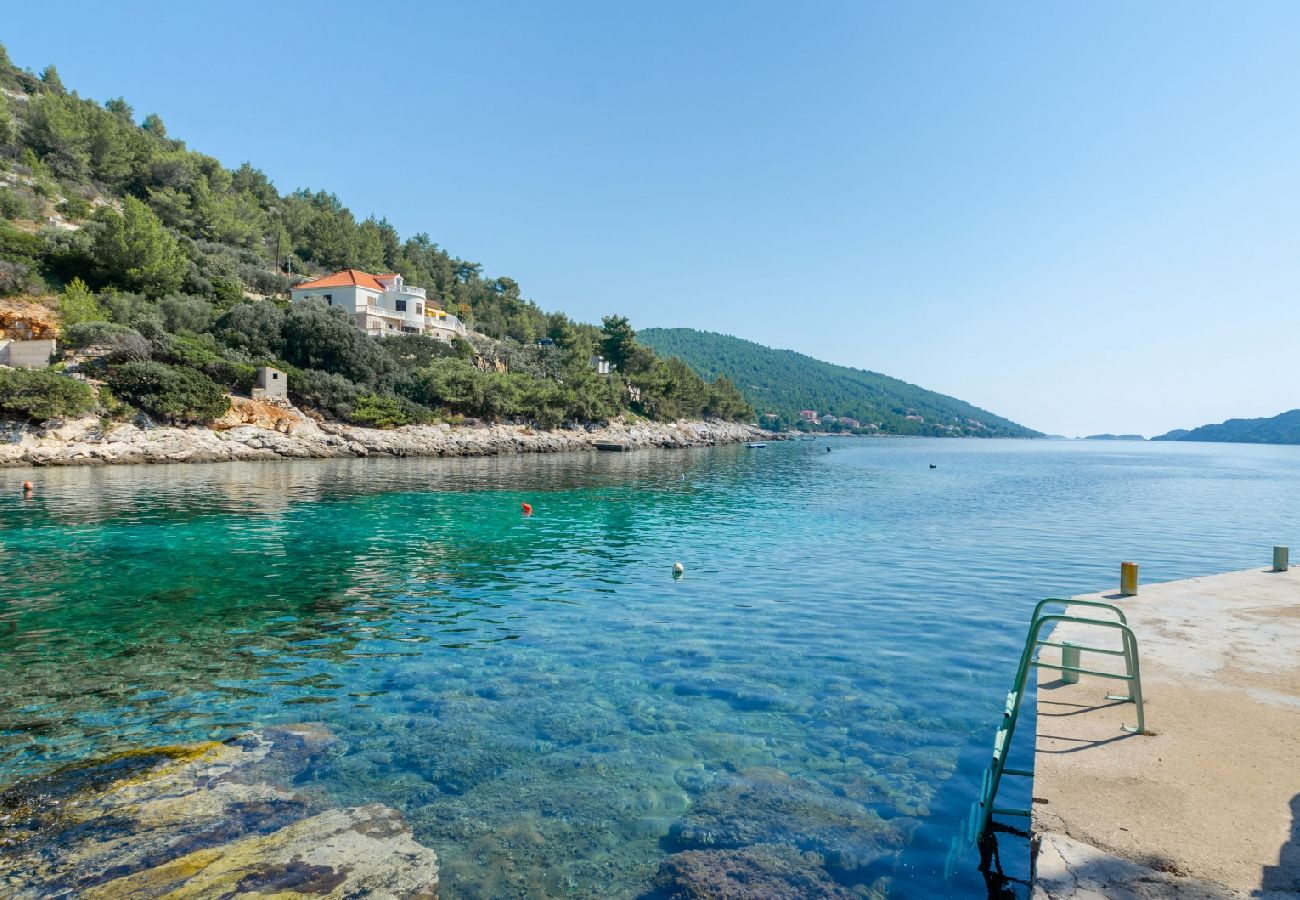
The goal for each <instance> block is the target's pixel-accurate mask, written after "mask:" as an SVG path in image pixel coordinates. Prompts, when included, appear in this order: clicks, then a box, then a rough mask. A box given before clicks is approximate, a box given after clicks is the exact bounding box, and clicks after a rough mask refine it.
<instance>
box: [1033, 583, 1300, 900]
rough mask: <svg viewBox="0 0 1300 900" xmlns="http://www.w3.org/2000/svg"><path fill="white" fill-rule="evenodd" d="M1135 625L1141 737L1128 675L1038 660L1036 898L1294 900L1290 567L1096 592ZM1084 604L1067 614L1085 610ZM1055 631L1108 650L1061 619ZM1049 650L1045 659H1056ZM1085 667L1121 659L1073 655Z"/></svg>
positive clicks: (1102, 639) (1296, 816) (1299, 701)
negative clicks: (1097, 673) (1127, 592)
mask: <svg viewBox="0 0 1300 900" xmlns="http://www.w3.org/2000/svg"><path fill="white" fill-rule="evenodd" d="M1076 599H1087V600H1104V601H1106V602H1109V603H1114V604H1116V605H1117V606H1119V607H1120V608H1121V609H1123V610H1124V612H1125V614H1126V616H1127V617H1128V621H1129V625H1130V626H1131V627H1132V628H1133V630H1134V632H1135V633H1136V635H1137V640H1138V645H1139V656H1140V661H1141V670H1142V685H1143V689H1144V693H1145V699H1146V727H1147V732H1148V733H1147V734H1145V735H1132V734H1128V733H1126V732H1125V731H1123V730H1122V728H1121V726H1122V725H1128V726H1130V727H1131V726H1132V725H1133V723H1134V721H1135V714H1134V712H1135V711H1134V707H1133V704H1131V703H1124V702H1121V701H1113V700H1107V699H1106V695H1107V694H1112V693H1117V694H1123V693H1124V687H1125V683H1124V682H1121V681H1114V680H1110V679H1104V678H1096V677H1089V676H1087V675H1084V676H1082V677H1081V679H1080V681H1079V683H1077V684H1066V683H1064V682H1062V681H1061V679H1060V673H1058V672H1055V671H1052V670H1048V669H1040V670H1039V676H1038V678H1039V680H1038V717H1037V725H1038V733H1037V742H1036V754H1035V764H1034V805H1033V831H1034V833H1035V834H1036V835H1038V836H1039V837H1041V847H1040V850H1039V853H1038V856H1037V860H1036V868H1037V880H1036V883H1035V888H1034V896H1035V897H1036V898H1050V900H1064V898H1071V900H1082V898H1089V900H1092V898H1130V897H1133V898H1156V897H1161V898H1163V897H1179V898H1193V897H1195V898H1230V897H1257V898H1258V897H1264V898H1279V900H1281V898H1284V897H1285V898H1288V900H1295V898H1296V896H1297V892H1300V573H1298V572H1296V571H1287V572H1273V571H1270V570H1269V569H1266V568H1261V569H1258V570H1251V571H1246V572H1233V573H1229V574H1226V575H1215V576H1211V577H1207V578H1193V579H1188V580H1186V581H1174V582H1168V583H1165V584H1149V585H1142V586H1141V589H1140V593H1139V594H1138V595H1137V596H1134V597H1123V598H1120V597H1119V596H1118V595H1117V594H1092V595H1089V596H1087V597H1079V598H1076ZM1095 612H1096V611H1095V610H1092V611H1089V610H1087V609H1086V608H1084V607H1075V608H1072V609H1071V610H1070V613H1071V614H1072V615H1083V616H1092V615H1094V614H1095ZM1052 639H1053V640H1056V641H1061V640H1069V641H1077V642H1078V643H1082V644H1087V645H1091V646H1098V647H1118V640H1117V638H1116V637H1115V636H1114V633H1113V632H1108V631H1102V630H1100V629H1097V630H1088V629H1086V628H1082V627H1080V626H1077V625H1073V624H1063V625H1061V626H1058V627H1057V629H1056V631H1055V633H1054V635H1053V638H1052ZM1056 652H1058V651H1054V650H1052V649H1048V648H1044V650H1043V659H1044V660H1045V661H1051V662H1055V661H1056V657H1055V655H1054V654H1055V653H1056ZM1082 666H1083V667H1084V668H1090V669H1100V670H1105V671H1116V672H1119V671H1122V669H1123V660H1122V659H1120V658H1117V657H1109V656H1103V655H1100V654H1096V653H1087V652H1084V653H1083V659H1082Z"/></svg>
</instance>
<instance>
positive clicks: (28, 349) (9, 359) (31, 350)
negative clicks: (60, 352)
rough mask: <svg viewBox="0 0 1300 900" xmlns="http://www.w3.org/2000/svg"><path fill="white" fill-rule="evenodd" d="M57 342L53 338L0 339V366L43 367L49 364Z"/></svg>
mask: <svg viewBox="0 0 1300 900" xmlns="http://www.w3.org/2000/svg"><path fill="white" fill-rule="evenodd" d="M56 347H57V344H56V343H55V341H54V340H53V338H47V339H46V340H42V341H7V340H3V339H0V366H9V367H10V368H12V369H44V368H45V367H46V366H48V365H49V364H50V357H51V356H53V355H54V351H55V349H56Z"/></svg>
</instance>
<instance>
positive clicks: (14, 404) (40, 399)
mask: <svg viewBox="0 0 1300 900" xmlns="http://www.w3.org/2000/svg"><path fill="white" fill-rule="evenodd" d="M94 408H95V392H94V391H93V390H91V388H90V385H88V384H86V383H85V382H81V381H76V380H75V379H72V378H68V377H67V376H66V375H59V374H58V373H56V372H50V371H45V370H42V369H31V370H29V369H0V417H4V418H6V419H20V420H25V421H28V422H36V423H40V422H45V421H48V420H49V419H55V418H64V417H68V416H79V415H81V414H83V413H88V412H90V411H91V410H92V409H94Z"/></svg>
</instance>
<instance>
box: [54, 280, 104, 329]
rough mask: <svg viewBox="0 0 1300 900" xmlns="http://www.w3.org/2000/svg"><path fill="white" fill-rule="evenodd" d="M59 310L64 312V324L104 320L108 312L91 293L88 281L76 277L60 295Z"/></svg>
mask: <svg viewBox="0 0 1300 900" xmlns="http://www.w3.org/2000/svg"><path fill="white" fill-rule="evenodd" d="M59 312H60V313H62V314H63V324H65V325H75V324H77V323H78V322H102V321H104V320H106V319H107V318H108V314H107V313H105V312H104V310H103V309H102V308H101V307H100V305H99V301H98V300H97V299H95V295H94V294H93V293H91V291H90V288H89V287H87V286H86V282H84V281H82V280H81V279H80V278H74V279H72V281H70V282H68V286H67V287H65V288H64V289H63V293H62V294H61V295H60V296H59Z"/></svg>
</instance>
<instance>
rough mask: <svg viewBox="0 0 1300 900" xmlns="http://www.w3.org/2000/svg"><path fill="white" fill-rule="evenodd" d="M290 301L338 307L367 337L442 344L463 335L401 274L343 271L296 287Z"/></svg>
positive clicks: (455, 321)
mask: <svg viewBox="0 0 1300 900" xmlns="http://www.w3.org/2000/svg"><path fill="white" fill-rule="evenodd" d="M289 298H290V300H291V301H292V302H294V303H302V302H303V301H305V300H312V299H316V300H323V301H324V302H325V303H326V304H327V305H329V306H340V307H342V308H343V309H346V310H347V311H348V314H349V315H351V316H352V321H353V323H354V324H355V325H356V326H357V327H358V328H360V329H361V330H363V331H364V332H365V333H366V334H371V335H377V336H387V335H394V334H429V335H432V336H434V337H437V338H441V339H442V340H445V341H450V340H451V339H452V338H454V337H463V336H464V335H465V334H466V329H465V326H464V325H463V324H462V323H461V321H460V320H459V319H457V318H456V317H455V316H453V315H451V314H450V313H447V312H444V311H443V310H441V309H438V308H437V301H430V300H429V299H428V297H427V296H426V295H425V290H424V288H419V287H412V286H411V285H408V284H407V283H406V282H405V280H404V279H403V278H402V276H401V275H395V274H388V275H371V274H370V273H369V272H362V271H361V270H360V269H343V270H341V271H339V272H335V273H334V274H333V275H326V276H325V277H324V278H317V279H316V280H315V281H307V282H304V283H303V284H300V285H298V286H297V287H295V288H293V289H292V290H291V291H290V292H289Z"/></svg>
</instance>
